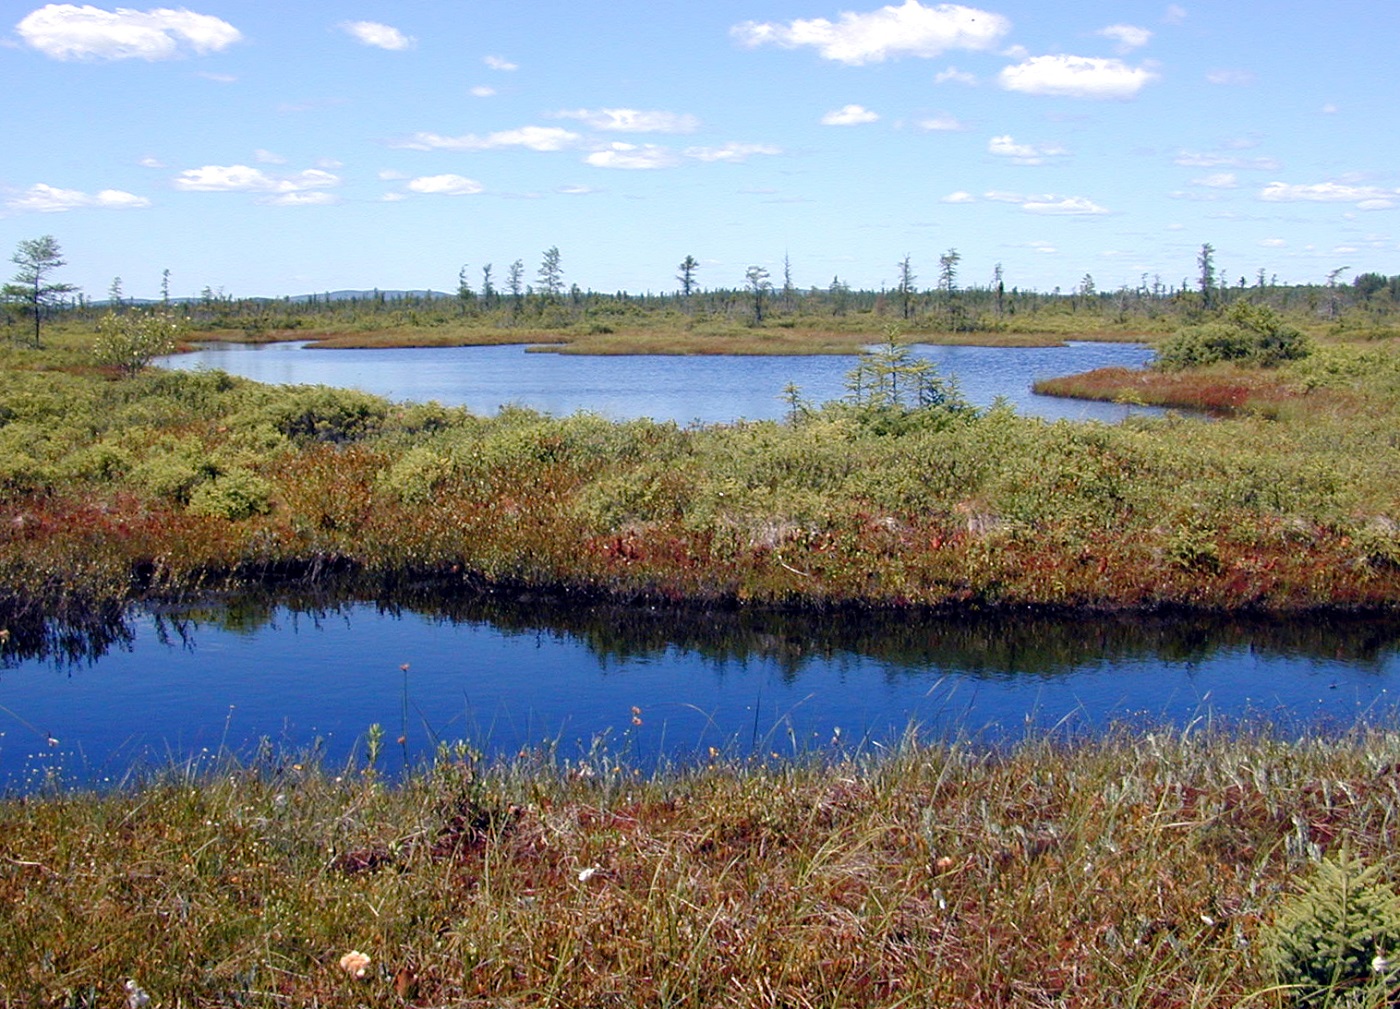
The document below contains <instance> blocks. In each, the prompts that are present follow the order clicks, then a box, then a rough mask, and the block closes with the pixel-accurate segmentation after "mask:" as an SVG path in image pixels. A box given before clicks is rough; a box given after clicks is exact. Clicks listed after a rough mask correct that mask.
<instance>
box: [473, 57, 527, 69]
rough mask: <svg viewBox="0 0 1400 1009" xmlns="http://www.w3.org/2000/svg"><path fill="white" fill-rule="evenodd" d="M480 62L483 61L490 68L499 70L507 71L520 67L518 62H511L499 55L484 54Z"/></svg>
mask: <svg viewBox="0 0 1400 1009" xmlns="http://www.w3.org/2000/svg"><path fill="white" fill-rule="evenodd" d="M481 62H482V63H485V64H486V65H487V66H488V67H490V68H491V69H492V70H501V71H505V72H507V73H508V72H510V71H511V70H519V69H520V67H519V65H518V64H515V63H512V62H511V61H510V60H508V59H505V58H503V57H500V56H486V57H484V58H483V59H482V61H481Z"/></svg>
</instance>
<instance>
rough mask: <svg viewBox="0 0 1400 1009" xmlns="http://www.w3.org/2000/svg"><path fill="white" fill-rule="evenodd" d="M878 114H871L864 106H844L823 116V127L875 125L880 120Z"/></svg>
mask: <svg viewBox="0 0 1400 1009" xmlns="http://www.w3.org/2000/svg"><path fill="white" fill-rule="evenodd" d="M879 118H880V116H879V115H878V114H877V113H874V112H871V111H870V110H869V109H867V108H865V107H864V106H862V105H843V106H841V108H839V109H832V110H831V111H830V112H828V113H827V114H826V115H824V116H822V125H823V126H859V125H860V124H861V123H873V122H877V121H878V120H879Z"/></svg>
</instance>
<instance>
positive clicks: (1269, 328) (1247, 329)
mask: <svg viewBox="0 0 1400 1009" xmlns="http://www.w3.org/2000/svg"><path fill="white" fill-rule="evenodd" d="M1311 349H1312V348H1311V344H1310V341H1309V340H1308V337H1307V336H1306V335H1305V334H1304V333H1303V332H1302V331H1301V330H1299V329H1296V328H1294V327H1293V326H1290V325H1288V324H1287V323H1285V322H1284V321H1283V319H1282V318H1281V317H1280V316H1279V314H1278V313H1277V312H1275V311H1274V310H1273V309H1271V308H1268V307H1266V306H1264V305H1255V304H1253V303H1251V302H1248V301H1237V302H1235V303H1234V304H1233V305H1231V306H1230V307H1229V308H1228V309H1227V310H1226V311H1225V313H1224V315H1223V316H1221V317H1220V318H1219V319H1216V320H1213V321H1211V322H1207V323H1204V324H1202V325H1199V326H1187V327H1185V328H1184V329H1180V330H1178V331H1177V332H1176V333H1175V334H1174V335H1172V336H1170V337H1168V338H1167V339H1166V340H1164V341H1163V342H1162V344H1161V345H1160V346H1159V347H1158V348H1157V361H1156V365H1157V367H1158V368H1161V369H1164V370H1169V371H1170V370H1177V369H1181V368H1191V367H1199V366H1202V365H1208V364H1219V363H1221V362H1222V361H1241V362H1246V363H1249V364H1255V365H1260V366H1263V367H1270V366H1273V365H1276V364H1280V363H1281V362H1283V361H1292V360H1297V359H1298V358H1302V357H1307V355H1308V354H1309V353H1310V351H1311Z"/></svg>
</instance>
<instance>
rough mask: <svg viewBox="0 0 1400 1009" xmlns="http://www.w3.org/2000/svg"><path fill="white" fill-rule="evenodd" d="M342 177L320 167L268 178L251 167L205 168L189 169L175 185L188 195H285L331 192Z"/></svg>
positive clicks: (182, 173) (179, 177)
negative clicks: (321, 190) (318, 190)
mask: <svg viewBox="0 0 1400 1009" xmlns="http://www.w3.org/2000/svg"><path fill="white" fill-rule="evenodd" d="M340 181H341V180H340V176H338V175H334V174H332V173H331V172H326V171H322V170H321V169H319V168H308V169H306V170H305V171H303V172H297V173H296V174H294V175H269V174H267V173H266V172H264V171H262V170H261V169H259V168H252V167H250V166H248V165H204V166H203V167H201V168H187V169H186V170H185V171H183V172H181V173H180V174H179V175H177V176H176V177H175V180H174V182H173V185H174V186H175V188H176V189H179V190H181V191H183V192H187V193H265V194H271V195H274V196H277V195H282V196H285V195H287V194H289V193H299V192H303V191H305V190H308V189H329V188H331V187H334V186H338V185H340Z"/></svg>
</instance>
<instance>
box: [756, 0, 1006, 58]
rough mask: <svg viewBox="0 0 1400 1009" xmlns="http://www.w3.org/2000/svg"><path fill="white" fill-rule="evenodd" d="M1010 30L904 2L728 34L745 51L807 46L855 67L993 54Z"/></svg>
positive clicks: (968, 12) (977, 17) (959, 11)
mask: <svg viewBox="0 0 1400 1009" xmlns="http://www.w3.org/2000/svg"><path fill="white" fill-rule="evenodd" d="M1010 30H1011V22H1010V21H1008V20H1007V19H1006V18H1004V17H1002V16H1001V15H999V14H991V13H988V12H987V11H982V10H978V9H976V8H975V7H964V6H962V5H960V4H939V5H938V6H936V7H925V6H924V5H923V4H921V3H919V2H918V0H905V3H904V4H903V5H901V6H899V7H894V6H887V7H881V8H880V9H879V10H875V11H870V12H868V13H863V14H858V13H852V12H849V11H848V12H846V13H843V14H841V16H840V18H839V19H838V20H837V21H828V20H827V19H826V18H812V19H808V20H797V21H792V22H789V23H787V24H777V23H774V22H757V21H745V22H744V23H742V24H738V25H735V26H734V27H733V28H732V29H730V34H731V35H732V36H733V37H734V38H735V39H736V40H737V41H738V42H739V43H740V44H741V45H744V46H747V47H749V48H754V47H757V46H761V45H776V46H781V47H782V48H784V49H796V48H798V47H801V46H811V47H812V48H814V49H816V50H817V52H818V53H819V54H820V55H821V56H822V57H823V58H824V59H828V60H835V61H837V62H839V63H845V64H848V65H851V66H859V65H861V64H864V63H880V62H883V61H884V60H887V59H891V58H897V57H900V56H920V57H933V56H938V55H941V54H942V53H945V52H947V51H948V50H950V49H973V50H985V49H991V48H993V47H994V46H995V45H996V44H997V43H998V42H999V41H1000V39H1001V38H1002V36H1004V35H1005V34H1006V33H1007V32H1008V31H1010Z"/></svg>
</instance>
